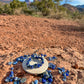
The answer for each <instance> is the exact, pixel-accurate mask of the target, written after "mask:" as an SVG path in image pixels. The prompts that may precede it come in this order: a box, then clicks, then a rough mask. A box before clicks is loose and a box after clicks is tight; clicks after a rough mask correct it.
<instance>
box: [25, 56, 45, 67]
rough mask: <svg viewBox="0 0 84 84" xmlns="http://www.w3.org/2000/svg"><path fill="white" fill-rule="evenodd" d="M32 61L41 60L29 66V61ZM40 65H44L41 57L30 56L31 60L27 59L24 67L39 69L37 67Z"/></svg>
mask: <svg viewBox="0 0 84 84" xmlns="http://www.w3.org/2000/svg"><path fill="white" fill-rule="evenodd" d="M32 59H37V60H41V63H38V64H34V65H30V61H31V60H32ZM42 64H44V59H43V58H42V57H39V56H31V58H29V59H28V60H27V63H26V66H27V68H30V69H33V68H39V67H41V66H42Z"/></svg>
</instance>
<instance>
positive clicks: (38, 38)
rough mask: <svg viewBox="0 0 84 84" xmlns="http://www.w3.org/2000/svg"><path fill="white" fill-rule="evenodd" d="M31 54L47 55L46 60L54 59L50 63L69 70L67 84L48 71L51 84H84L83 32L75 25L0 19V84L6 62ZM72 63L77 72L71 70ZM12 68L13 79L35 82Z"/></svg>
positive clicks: (10, 18) (72, 23) (35, 19)
mask: <svg viewBox="0 0 84 84" xmlns="http://www.w3.org/2000/svg"><path fill="white" fill-rule="evenodd" d="M34 52H36V53H38V54H41V53H42V54H47V57H50V56H53V55H55V56H57V58H58V59H57V60H56V61H53V62H52V63H54V64H56V65H57V66H58V67H65V68H66V69H69V70H70V76H69V77H68V78H67V82H63V81H62V78H61V76H60V75H59V74H58V71H57V70H52V74H53V76H54V81H53V84H83V83H84V70H82V69H81V67H82V68H83V67H84V32H82V31H80V30H79V25H78V23H77V22H74V21H67V20H53V19H50V20H49V19H46V18H36V17H31V16H24V15H21V16H2V15H0V84H5V83H4V78H5V77H6V76H7V75H9V72H10V70H9V68H10V66H8V65H7V62H9V61H10V60H14V59H15V58H16V57H19V56H21V55H24V54H32V53H34ZM80 53H82V54H80ZM10 56H11V58H10ZM76 63H77V64H78V66H79V67H80V68H77V69H75V68H73V67H72V66H74V65H75V64H76ZM18 66H19V67H18ZM11 67H12V66H11ZM14 68H15V69H14V73H15V76H18V77H26V78H27V82H26V84H30V83H31V81H33V80H35V79H39V77H37V76H33V75H30V74H27V73H26V72H25V71H24V70H23V69H22V64H21V63H19V64H17V65H14ZM8 84H13V83H8Z"/></svg>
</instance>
